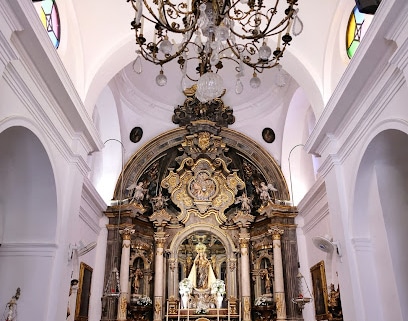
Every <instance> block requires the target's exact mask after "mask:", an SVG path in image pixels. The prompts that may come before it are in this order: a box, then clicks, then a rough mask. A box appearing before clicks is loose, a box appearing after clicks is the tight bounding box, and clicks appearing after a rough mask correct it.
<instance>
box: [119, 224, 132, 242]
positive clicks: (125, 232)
mask: <svg viewBox="0 0 408 321" xmlns="http://www.w3.org/2000/svg"><path fill="white" fill-rule="evenodd" d="M134 233H135V230H134V229H132V228H131V227H125V228H124V229H123V230H120V231H119V234H120V235H122V239H123V240H130V238H131V236H132V234H134Z"/></svg>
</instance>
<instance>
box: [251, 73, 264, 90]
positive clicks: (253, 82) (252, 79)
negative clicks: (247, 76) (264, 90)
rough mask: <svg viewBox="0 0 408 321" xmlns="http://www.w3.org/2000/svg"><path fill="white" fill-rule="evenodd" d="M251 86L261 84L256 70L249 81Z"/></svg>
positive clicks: (254, 86)
mask: <svg viewBox="0 0 408 321" xmlns="http://www.w3.org/2000/svg"><path fill="white" fill-rule="evenodd" d="M249 85H250V86H251V88H258V87H259V86H260V85H261V79H259V78H258V76H257V75H256V72H254V74H253V77H252V78H251V80H250V81H249Z"/></svg>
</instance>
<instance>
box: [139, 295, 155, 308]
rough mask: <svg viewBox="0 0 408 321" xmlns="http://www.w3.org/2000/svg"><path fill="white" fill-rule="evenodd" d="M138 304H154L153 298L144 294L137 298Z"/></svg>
mask: <svg viewBox="0 0 408 321" xmlns="http://www.w3.org/2000/svg"><path fill="white" fill-rule="evenodd" d="M136 305H141V306H148V305H152V300H151V299H150V298H149V297H148V296H142V297H140V298H137V300H136Z"/></svg>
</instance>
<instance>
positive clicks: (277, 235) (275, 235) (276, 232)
mask: <svg viewBox="0 0 408 321" xmlns="http://www.w3.org/2000/svg"><path fill="white" fill-rule="evenodd" d="M268 232H269V233H271V234H272V239H274V240H280V239H281V236H282V235H283V233H284V230H282V229H280V228H278V227H276V226H273V227H271V228H270V229H269V230H268Z"/></svg>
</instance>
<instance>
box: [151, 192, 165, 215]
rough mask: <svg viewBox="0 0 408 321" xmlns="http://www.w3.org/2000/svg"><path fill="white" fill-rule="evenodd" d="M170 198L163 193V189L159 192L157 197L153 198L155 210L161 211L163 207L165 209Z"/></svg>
mask: <svg viewBox="0 0 408 321" xmlns="http://www.w3.org/2000/svg"><path fill="white" fill-rule="evenodd" d="M168 200H169V199H168V198H167V197H165V196H163V195H162V193H161V191H160V192H159V194H158V195H157V196H155V197H153V198H152V200H151V203H152V205H153V210H154V211H159V210H161V209H163V208H164V207H166V206H167V201H168Z"/></svg>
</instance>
